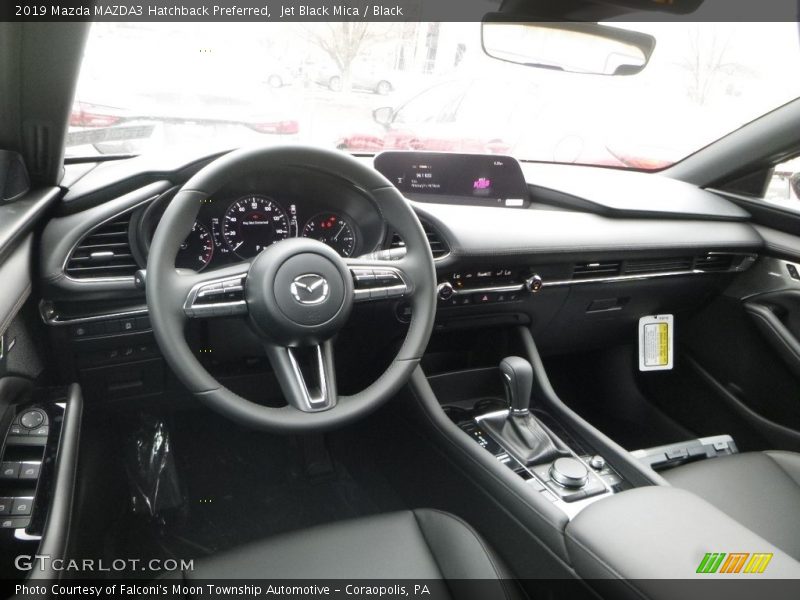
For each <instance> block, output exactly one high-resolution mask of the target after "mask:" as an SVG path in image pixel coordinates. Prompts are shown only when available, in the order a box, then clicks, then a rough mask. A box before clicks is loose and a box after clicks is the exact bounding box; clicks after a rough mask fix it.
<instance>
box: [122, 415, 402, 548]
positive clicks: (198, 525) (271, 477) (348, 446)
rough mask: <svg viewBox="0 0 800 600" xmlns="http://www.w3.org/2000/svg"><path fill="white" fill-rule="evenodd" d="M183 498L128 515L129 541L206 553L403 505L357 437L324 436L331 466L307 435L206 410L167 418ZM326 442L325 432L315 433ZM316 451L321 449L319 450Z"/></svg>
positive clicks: (128, 543)
mask: <svg viewBox="0 0 800 600" xmlns="http://www.w3.org/2000/svg"><path fill="white" fill-rule="evenodd" d="M168 430H169V434H170V437H171V444H172V452H173V455H174V460H175V466H176V472H177V479H178V482H179V485H180V487H181V490H182V495H183V498H184V501H183V503H182V505H181V506H178V507H175V508H172V509H166V510H163V511H161V512H160V513H159V514H158V515H156V518H152V517H150V516H149V515H146V514H139V515H133V514H132V515H129V517H130V518H129V522H128V531H127V532H126V534H127V535H123V536H121V537H120V539H122V540H124V542H123V543H124V546H125V547H126V548H127V549H128V550H130V549H131V548H143V547H147V546H150V548H151V554H152V552H153V550H154V548H155V547H158V549H159V551H160V552H159V554H162V555H166V556H174V557H184V558H189V557H199V556H203V555H208V554H213V553H216V552H219V551H221V550H225V549H227V548H231V547H234V546H240V545H242V544H245V543H247V542H249V541H253V540H259V539H264V538H267V537H270V536H273V535H276V534H280V533H284V532H287V531H293V530H299V529H305V528H307V527H311V526H314V525H318V524H322V523H327V522H332V521H338V520H343V519H349V518H356V517H360V516H365V515H370V514H375V513H379V512H386V511H391V510H399V509H402V508H404V505H403V503H402V502H401V500H400V499H399V497H398V496H397V495H396V494H395V493H394V491H393V490H392V488H391V487H390V486H389V484H388V482H387V481H386V480H385V479H384V478H383V476H382V475H381V474H380V473H379V472H378V471H377V469H376V468H375V467H374V466H373V465H371V463H370V460H369V457H368V456H363V453H361V452H359V451H358V444H357V440H358V436H357V435H355V434H348V433H347V432H346V431H345V432H337V433H336V434H334V435H329V436H326V438H324V439H325V442H324V444H325V446H326V447H327V449H328V450H329V451H330V452H329V453H323V454H322V455H321V456H322V457H323V458H324V459H326V460H327V459H328V458H330V459H331V460H330V463H329V465H328V466H329V468H328V469H323V470H322V471H324V472H320V471H321V470H320V469H319V468H311V469H309V465H312V466H313V463H310V462H309V461H308V460H305V459H304V458H303V457H304V455H308V453H309V448H312V450H313V449H316V450H317V454H319V452H318V449H319V443H317V444H316V445H314V444H311V445H309V444H308V443H307V441H308V439H309V438H298V437H282V436H274V435H269V434H265V433H262V432H256V431H250V430H247V429H244V428H240V427H238V426H236V425H234V424H232V423H229V422H227V421H225V420H223V419H221V418H218V417H216V415H214V416H213V417H212V416H210V415H208V414H207V413H205V412H199V411H198V412H196V413H189V414H183V415H181V416H180V418H171V419H169V420H168ZM316 442H319V439H317V440H316ZM317 454H314V456H317Z"/></svg>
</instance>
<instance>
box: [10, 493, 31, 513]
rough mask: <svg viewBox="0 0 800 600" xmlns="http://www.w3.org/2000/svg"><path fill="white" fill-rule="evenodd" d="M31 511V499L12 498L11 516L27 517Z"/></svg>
mask: <svg viewBox="0 0 800 600" xmlns="http://www.w3.org/2000/svg"><path fill="white" fill-rule="evenodd" d="M32 510H33V498H30V497H28V498H14V499H13V502H12V503H11V514H12V515H22V516H25V515H29V514H31V511H32Z"/></svg>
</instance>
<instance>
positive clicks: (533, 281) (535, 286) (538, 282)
mask: <svg viewBox="0 0 800 600" xmlns="http://www.w3.org/2000/svg"><path fill="white" fill-rule="evenodd" d="M543 285H544V282H543V281H542V278H541V277H539V275H531V276H530V277H528V278H527V279H526V280H525V289H526V290H528V291H529V292H530V293H531V294H535V293H536V292H538V291H539V290H541V289H542V286H543Z"/></svg>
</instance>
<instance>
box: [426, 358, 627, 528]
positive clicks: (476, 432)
mask: <svg viewBox="0 0 800 600" xmlns="http://www.w3.org/2000/svg"><path fill="white" fill-rule="evenodd" d="M456 378H458V379H460V380H461V382H460V384H459V386H458V387H454V386H452V385H447V383H448V381H450V383H451V384H452V380H454V379H456ZM533 378H534V374H533V368H532V366H531V364H530V362H529V361H527V360H526V359H524V358H521V357H519V356H510V357H506V358H504V359H503V360H502V361H501V362H500V364H499V366H498V367H497V368H486V369H477V370H470V371H462V372H457V373H450V374H446V375H442V376H438V377H434V378H432V385H433V387H434V390H436V389H439V390H441V391H442V393H443V394H444V395H445V397H447V396H452V393H453V391H454V390H455V389H461V390H478V391H483V392H484V393H486V392H488V393H490V394H492V395H489V396H483V397H479V398H472V399H469V398H463V399H460V400H455V401H450V402H449V403H447V404H445V406H444V409H445V412H446V413H447V414H448V416H450V418H451V420H453V422H454V423H456V424H457V425H458V427H459V428H460V429H461V430H462V431H464V432H465V433H466V434H467V435H469V436H470V437H471V438H472V439H473V440H474V441H475V443H477V444H478V445H479V446H481V447H482V448H483V449H484V450H485V451H486V452H488V453H490V454H491V455H493V456H494V457H495V459H496V460H497V462H498V463H499V464H501V465H503V466H504V467H506V468H508V469H510V470H511V471H513V472H514V473H515V474H516V475H517V476H518V477H519V478H520V479H521V480H522V481H524V482H525V485H526V487H527V489H529V490H530V492H531V493H532V494H536V496H537V497H539V498H542V499H544V500H545V501H547V502H549V503H551V504H553V505H554V506H556V507H558V508H559V509H560V510H561V511H562V512H564V513H565V514H566V515H567V516H568V517H569V518H572V517H574V516H575V515H577V514H578V513H579V512H580V511H581V510H582V509H583V508H584V507H586V506H588V505H589V504H591V503H593V502H595V501H597V500H599V499H600V498H605V497H607V496H610V495H612V494H614V493H616V492H618V491H621V490H622V489H625V488H626V487H629V486H628V485H627V483H626V482H625V481H624V479H623V478H622V477H621V476H620V474H619V473H618V472H617V471H616V470H615V469H614V468H613V466H611V464H610V462H609V461H608V460H606V459H605V458H604V457H603V456H602V455H600V454H598V453H597V452H596V451H595V450H594V448H592V447H591V446H590V445H589V444H587V443H586V442H585V441H581V442H579V441H578V440H577V439H576V438H575V437H574V436H572V435H570V434H568V433H567V431H566V430H565V429H563V428H561V427H559V425H558V424H557V423H556V422H555V420H554V419H552V417H551V416H550V415H548V414H547V412H546V411H544V410H543V409H542V407H537V406H535V405H534V406H531V393H532V385H533ZM465 380H466V381H465ZM501 382H502V388H503V390H504V393H503V394H502V395H501V394H498V391H499V387H500V385H501ZM445 388H448V391H444V390H445ZM490 390H491V391H490ZM546 422H549V423H550V424H551V425H552V426H553V427H554V428H552V429H551V427H549V426H548V425H547V424H546ZM556 430H559V433H557V432H556Z"/></svg>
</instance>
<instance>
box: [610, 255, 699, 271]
mask: <svg viewBox="0 0 800 600" xmlns="http://www.w3.org/2000/svg"><path fill="white" fill-rule="evenodd" d="M691 270H692V257H691V256H680V257H672V258H647V259H642V260H629V261H627V262H626V263H625V274H626V275H645V274H649V273H680V272H683V271H691Z"/></svg>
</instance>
